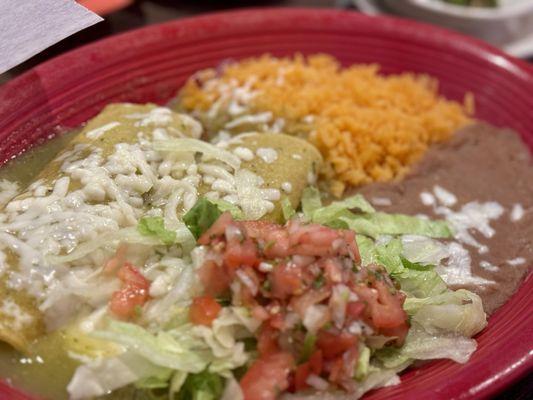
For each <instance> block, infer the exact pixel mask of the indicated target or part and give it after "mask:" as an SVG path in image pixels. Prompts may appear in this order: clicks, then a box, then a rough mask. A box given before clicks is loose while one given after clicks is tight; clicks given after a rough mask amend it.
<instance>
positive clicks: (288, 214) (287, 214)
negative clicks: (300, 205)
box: [281, 196, 296, 221]
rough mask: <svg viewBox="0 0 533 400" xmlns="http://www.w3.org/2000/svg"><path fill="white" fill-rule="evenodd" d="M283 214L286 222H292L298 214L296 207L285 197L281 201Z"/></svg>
mask: <svg viewBox="0 0 533 400" xmlns="http://www.w3.org/2000/svg"><path fill="white" fill-rule="evenodd" d="M281 212H282V213H283V219H284V220H285V221H288V220H290V219H291V218H292V217H293V216H294V214H296V211H295V210H294V207H293V206H292V204H291V201H290V199H289V198H288V197H287V196H285V197H283V199H282V200H281Z"/></svg>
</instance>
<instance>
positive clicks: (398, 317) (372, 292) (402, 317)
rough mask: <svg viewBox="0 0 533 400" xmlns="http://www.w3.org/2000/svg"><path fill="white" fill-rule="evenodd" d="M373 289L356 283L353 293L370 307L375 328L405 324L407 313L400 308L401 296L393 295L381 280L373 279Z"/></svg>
mask: <svg viewBox="0 0 533 400" xmlns="http://www.w3.org/2000/svg"><path fill="white" fill-rule="evenodd" d="M373 285H374V287H375V289H372V288H369V287H367V286H365V285H356V286H355V287H354V291H355V293H357V295H358V296H359V297H360V298H361V299H363V300H364V301H366V302H367V303H368V305H369V308H370V315H371V318H372V324H373V325H374V326H375V327H376V328H395V327H398V326H401V325H403V324H406V320H407V314H406V313H405V311H404V310H403V308H402V301H403V297H402V296H400V295H393V294H392V293H391V289H390V288H389V287H388V286H387V285H386V284H385V283H384V282H382V281H378V280H376V281H374V283H373Z"/></svg>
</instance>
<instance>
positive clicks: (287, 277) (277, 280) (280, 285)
mask: <svg viewBox="0 0 533 400" xmlns="http://www.w3.org/2000/svg"><path fill="white" fill-rule="evenodd" d="M271 279H272V281H271V283H272V292H271V294H272V297H275V298H278V299H286V298H287V297H289V296H294V295H299V294H301V292H302V289H303V285H302V283H303V282H302V268H301V267H298V266H296V265H293V264H291V265H288V264H279V265H277V266H275V267H274V270H273V271H272V273H271Z"/></svg>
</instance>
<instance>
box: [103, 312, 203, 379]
mask: <svg viewBox="0 0 533 400" xmlns="http://www.w3.org/2000/svg"><path fill="white" fill-rule="evenodd" d="M189 329H190V328H189ZM182 333H183V336H181V337H180V334H182ZM93 335H94V336H95V337H97V338H100V339H106V340H109V341H112V342H115V343H119V344H121V345H123V346H124V347H126V348H127V349H128V350H129V351H131V352H133V353H135V354H137V355H139V356H141V357H143V358H145V359H146V360H148V361H149V362H151V363H152V364H154V365H157V366H160V367H165V368H170V369H173V370H178V371H185V372H191V373H198V372H200V371H203V370H204V369H205V368H206V367H207V365H208V364H209V363H210V362H211V361H212V360H213V357H212V355H211V353H210V352H209V348H208V346H207V345H206V344H205V343H204V342H203V341H202V340H200V339H198V338H195V337H193V336H191V335H190V334H189V335H187V334H186V332H183V330H182V331H180V332H177V331H175V332H172V331H159V332H157V333H156V334H152V333H150V332H148V331H147V330H145V329H144V328H142V327H141V326H139V325H135V324H131V323H127V322H120V321H116V320H110V321H109V323H108V327H107V329H106V330H101V331H96V332H94V333H93Z"/></svg>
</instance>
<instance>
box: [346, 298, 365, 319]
mask: <svg viewBox="0 0 533 400" xmlns="http://www.w3.org/2000/svg"><path fill="white" fill-rule="evenodd" d="M365 307H366V305H365V303H363V302H362V301H350V302H348V304H347V305H346V317H348V319H349V320H351V321H353V320H355V319H358V318H359V317H360V316H361V314H363V311H364V310H365Z"/></svg>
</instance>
